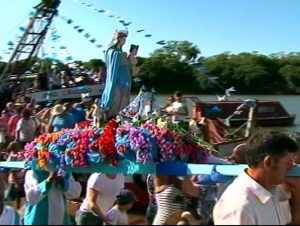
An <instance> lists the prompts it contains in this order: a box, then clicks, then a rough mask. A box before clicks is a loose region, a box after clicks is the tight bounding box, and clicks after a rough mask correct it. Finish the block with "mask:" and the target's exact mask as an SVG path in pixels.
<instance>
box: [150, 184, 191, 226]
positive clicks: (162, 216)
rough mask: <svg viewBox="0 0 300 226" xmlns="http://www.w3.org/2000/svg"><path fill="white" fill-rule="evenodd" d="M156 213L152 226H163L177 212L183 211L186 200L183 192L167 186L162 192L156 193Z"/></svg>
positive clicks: (172, 186)
mask: <svg viewBox="0 0 300 226" xmlns="http://www.w3.org/2000/svg"><path fill="white" fill-rule="evenodd" d="M155 198H156V203H157V213H156V216H155V218H154V222H153V225H163V224H165V222H166V221H167V219H168V218H169V217H170V216H171V215H172V214H173V213H176V212H178V211H184V210H185V203H186V202H187V198H186V197H185V195H184V193H183V191H181V190H180V189H178V188H175V187H174V185H169V186H168V187H167V188H166V189H165V190H164V191H162V192H159V193H156V195H155Z"/></svg>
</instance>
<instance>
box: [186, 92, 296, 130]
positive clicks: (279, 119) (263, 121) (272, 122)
mask: <svg viewBox="0 0 300 226" xmlns="http://www.w3.org/2000/svg"><path fill="white" fill-rule="evenodd" d="M192 99H193V100H194V101H193V102H194V103H193V106H192V117H193V118H195V119H197V120H201V118H202V117H206V118H210V119H215V118H219V119H222V120H224V121H225V122H227V123H229V124H230V126H232V127H237V126H241V125H243V124H244V123H246V122H247V121H248V115H249V109H250V108H249V104H248V103H252V104H253V103H255V104H256V106H255V110H254V119H255V126H258V127H272V126H279V127H280V126H292V125H293V124H294V121H295V118H296V114H291V113H289V112H288V111H287V110H286V109H285V108H284V106H283V105H282V104H281V103H280V102H279V101H277V100H253V99H248V100H225V101H200V100H199V99H198V98H197V97H192Z"/></svg>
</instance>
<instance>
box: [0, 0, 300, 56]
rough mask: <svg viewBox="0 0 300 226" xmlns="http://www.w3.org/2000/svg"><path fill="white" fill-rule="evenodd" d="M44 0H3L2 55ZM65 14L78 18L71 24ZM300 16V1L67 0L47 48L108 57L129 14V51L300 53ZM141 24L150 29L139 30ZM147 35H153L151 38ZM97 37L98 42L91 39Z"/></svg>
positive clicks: (142, 53) (49, 51) (54, 51)
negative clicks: (175, 45) (176, 47)
mask: <svg viewBox="0 0 300 226" xmlns="http://www.w3.org/2000/svg"><path fill="white" fill-rule="evenodd" d="M39 2H40V0H0V8H1V9H2V10H1V14H0V21H1V22H0V28H1V33H0V56H1V57H2V58H3V59H4V60H7V58H8V57H9V56H10V54H9V52H11V51H8V44H7V43H8V42H9V41H12V42H15V41H16V40H17V39H16V36H17V35H19V34H20V33H21V31H20V29H19V28H20V27H26V25H27V23H28V18H29V14H30V12H31V11H33V10H34V9H33V6H35V5H37V4H38V3H39ZM85 3H86V4H85ZM87 5H90V6H87ZM96 9H97V10H105V13H103V12H97V11H96ZM110 16H114V18H112V17H110ZM118 16H119V19H118V18H117V17H118ZM62 17H64V18H68V19H72V20H73V21H74V22H72V24H68V23H67V22H66V21H65V20H64V19H62ZM299 18H300V1H299V0H62V4H61V5H60V7H59V16H58V17H56V18H55V20H54V22H53V24H52V27H51V29H50V33H49V35H48V38H47V39H46V40H45V44H44V45H43V49H42V51H43V53H46V54H48V55H47V56H54V55H53V54H57V55H55V56H54V58H57V59H60V60H66V57H68V56H72V58H73V59H74V60H83V61H88V60H90V59H94V58H101V59H103V56H104V54H103V50H105V48H106V47H107V45H108V44H109V43H110V41H111V39H112V37H113V33H114V31H115V30H120V29H124V26H123V25H122V24H121V23H120V22H119V20H120V19H123V20H125V21H126V22H131V24H130V25H129V26H128V27H127V28H128V32H129V36H128V38H127V43H126V45H125V46H124V47H123V50H124V51H126V52H128V51H129V46H130V44H137V45H139V46H140V48H139V54H138V55H139V56H141V57H148V56H149V54H150V53H152V52H153V51H154V50H155V49H158V48H161V47H162V46H161V45H159V44H157V42H158V41H161V40H165V41H168V40H176V41H184V40H187V41H190V42H192V43H193V44H194V45H197V46H198V48H199V49H200V51H201V54H202V56H205V57H209V56H212V55H216V54H220V53H223V52H227V51H229V52H231V53H234V54H237V53H240V52H253V51H257V52H258V53H261V54H265V55H269V54H272V53H278V52H285V53H289V52H298V51H299V50H300V23H299ZM76 25H78V26H80V28H82V29H85V30H84V31H83V32H82V33H79V32H78V31H77V30H75V29H74V28H73V27H74V26H76ZM54 29H55V30H56V31H57V33H56V34H57V35H59V36H61V37H60V38H58V39H57V40H56V42H52V41H51V39H52V36H51V32H52V31H55V30H54ZM141 29H144V31H143V32H137V30H141ZM86 33H89V34H90V35H91V36H90V38H89V39H87V38H85V37H84V34H86ZM147 34H151V35H152V36H151V37H148V38H147V37H145V35H147ZM93 38H95V39H96V42H95V43H94V44H93V43H91V42H90V41H89V40H90V39H93ZM96 45H103V48H98V47H96ZM61 47H62V48H63V49H61Z"/></svg>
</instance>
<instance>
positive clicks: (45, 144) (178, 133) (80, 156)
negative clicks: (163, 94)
mask: <svg viewBox="0 0 300 226" xmlns="http://www.w3.org/2000/svg"><path fill="white" fill-rule="evenodd" d="M214 151H215V149H214V148H213V147H212V146H211V145H210V144H209V143H206V142H204V141H203V140H202V139H200V138H197V137H195V136H193V135H191V134H189V133H188V131H186V130H184V129H183V128H181V127H180V126H179V125H177V124H174V123H171V122H168V121H166V120H164V119H162V118H153V117H152V118H150V119H149V120H132V118H131V119H128V118H127V119H125V120H124V119H122V120H111V121H108V122H107V123H106V124H105V125H104V127H103V128H95V127H92V126H91V125H90V123H89V122H84V123H81V124H78V125H77V126H76V128H74V129H64V130H62V131H60V132H56V133H47V134H43V135H40V136H39V137H37V138H36V139H35V140H34V141H32V142H31V143H28V144H27V145H26V146H25V154H24V156H25V162H26V166H27V167H28V168H31V169H50V170H56V171H59V173H62V174H63V173H64V172H65V171H67V170H75V171H79V172H81V171H88V172H95V171H100V172H122V173H155V172H156V171H155V170H156V166H157V164H160V163H175V162H176V163H196V164H200V163H206V162H207V158H208V157H209V156H212V153H213V152H214Z"/></svg>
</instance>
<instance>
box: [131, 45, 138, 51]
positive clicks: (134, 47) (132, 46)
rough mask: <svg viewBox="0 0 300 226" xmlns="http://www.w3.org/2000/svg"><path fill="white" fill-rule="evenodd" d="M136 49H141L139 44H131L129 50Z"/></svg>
mask: <svg viewBox="0 0 300 226" xmlns="http://www.w3.org/2000/svg"><path fill="white" fill-rule="evenodd" d="M134 49H137V50H138V49H139V46H138V45H130V49H129V52H132V51H133V50H134Z"/></svg>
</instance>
